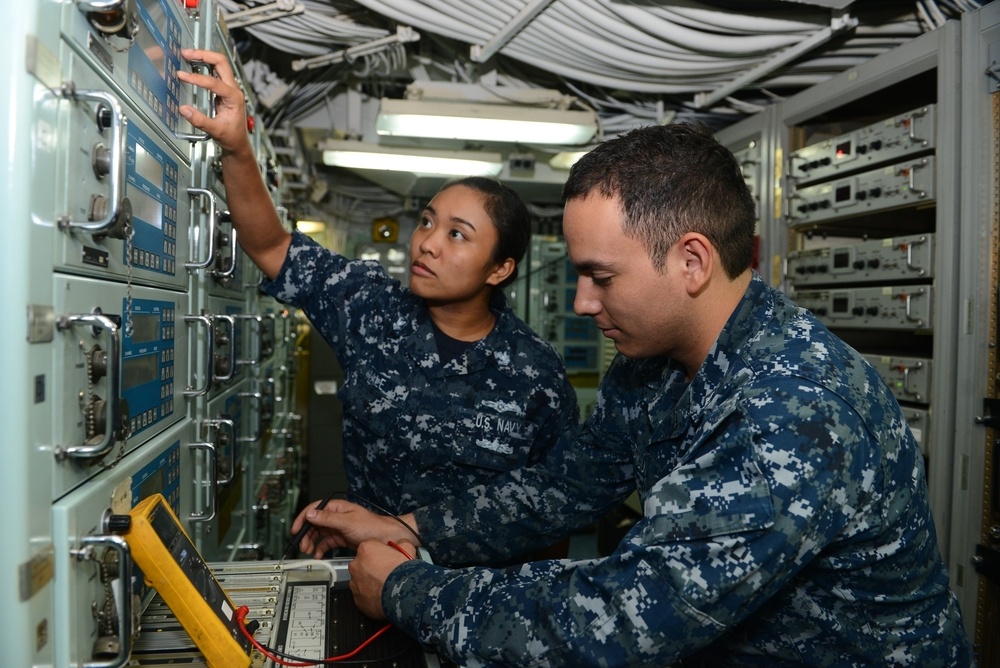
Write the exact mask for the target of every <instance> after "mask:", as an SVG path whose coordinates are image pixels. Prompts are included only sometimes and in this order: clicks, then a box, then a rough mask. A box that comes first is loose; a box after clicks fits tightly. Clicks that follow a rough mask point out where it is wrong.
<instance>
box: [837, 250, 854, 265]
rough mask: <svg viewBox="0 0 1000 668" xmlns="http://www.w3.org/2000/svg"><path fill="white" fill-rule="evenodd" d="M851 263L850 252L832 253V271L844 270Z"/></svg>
mask: <svg viewBox="0 0 1000 668" xmlns="http://www.w3.org/2000/svg"><path fill="white" fill-rule="evenodd" d="M850 262H851V252H850V251H835V252H834V253H833V268H834V269H844V268H846V267H847V266H848V265H849V264H850Z"/></svg>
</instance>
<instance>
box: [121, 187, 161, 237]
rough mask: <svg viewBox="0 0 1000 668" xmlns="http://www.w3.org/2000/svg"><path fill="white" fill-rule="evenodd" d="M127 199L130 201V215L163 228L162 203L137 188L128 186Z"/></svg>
mask: <svg viewBox="0 0 1000 668" xmlns="http://www.w3.org/2000/svg"><path fill="white" fill-rule="evenodd" d="M128 190H129V193H128V199H129V202H131V203H132V217H133V218H137V219H139V220H141V221H142V222H144V223H148V224H150V225H152V226H153V227H155V228H157V229H163V205H162V204H160V203H159V202H158V201H156V200H155V199H153V198H152V197H150V196H149V195H147V194H146V193H144V192H142V191H141V190H139V189H138V188H129V189H128Z"/></svg>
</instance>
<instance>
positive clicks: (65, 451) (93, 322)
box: [56, 313, 121, 459]
mask: <svg viewBox="0 0 1000 668" xmlns="http://www.w3.org/2000/svg"><path fill="white" fill-rule="evenodd" d="M77 325H85V326H90V327H98V328H100V329H102V330H103V331H105V332H107V334H108V356H107V358H108V373H107V379H108V399H107V401H106V402H105V406H104V411H105V414H106V418H105V420H106V421H105V423H104V439H103V440H102V441H101V442H100V443H97V444H95V445H87V444H86V443H84V444H81V445H67V446H57V447H56V457H58V458H63V457H74V458H77V459H92V458H99V457H103V456H104V455H106V454H108V453H109V452H111V449H112V448H113V447H114V445H115V436H116V435H117V432H118V425H119V422H120V420H121V416H120V415H119V413H118V411H119V408H120V403H121V396H120V394H121V389H120V385H119V382H120V376H121V373H120V369H119V364H120V362H121V330H120V329H119V328H118V325H116V324H115V323H114V322H113V321H112V320H111V318H108V317H107V316H104V315H100V314H98V313H88V314H86V315H63V316H60V317H59V319H58V320H57V321H56V328H57V329H59V330H60V331H65V330H67V329H72V328H73V327H76V326H77Z"/></svg>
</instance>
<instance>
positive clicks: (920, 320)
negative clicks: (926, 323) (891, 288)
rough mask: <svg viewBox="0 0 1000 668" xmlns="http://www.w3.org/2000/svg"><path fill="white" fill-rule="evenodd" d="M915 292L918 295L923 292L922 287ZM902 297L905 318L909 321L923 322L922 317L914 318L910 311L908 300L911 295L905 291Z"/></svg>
mask: <svg viewBox="0 0 1000 668" xmlns="http://www.w3.org/2000/svg"><path fill="white" fill-rule="evenodd" d="M917 294H918V295H922V294H924V289H923V288H920V289H919V290H917ZM903 298H904V300H905V301H906V319H907V320H909V321H910V322H915V323H918V324H920V323H923V318H914V317H913V316H912V315H911V313H910V302H911V300H912V299H913V295H912V294H910V293H909V292H907V293H905V294H904V295H903Z"/></svg>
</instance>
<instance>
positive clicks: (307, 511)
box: [291, 501, 416, 559]
mask: <svg viewBox="0 0 1000 668" xmlns="http://www.w3.org/2000/svg"><path fill="white" fill-rule="evenodd" d="M318 503H319V502H318V501H314V502H313V503H311V504H309V505H308V506H306V507H305V508H304V509H303V510H302V512H301V513H299V516H298V517H296V518H295V521H294V522H293V523H292V529H291V532H292V533H293V534H295V533H297V532H298V531H299V529H300V528H301V527H302V525H303V524H304V523H305V522H309V524H311V525H312V529H310V530H309V531H308V532H307V533H306V535H305V536H304V537H303V538H302V542H301V543H299V549H300V550H302V551H303V552H305V553H307V554H311V555H313V556H314V557H315V558H317V559H320V558H322V556H323V555H324V554H326V553H327V552H329V551H330V550H332V549H334V548H337V547H349V548H356V547H358V545H359V544H361V543H362V542H364V541H366V540H370V539H374V540H377V541H379V542H380V543H382V544H383V545H385V544H386V543H387V542H388V541H390V540H391V541H395V542H396V543H401V541H408V542H409V543H410V544H411V545H412V544H413V543H414V541H415V538H414V535H413V534H412V533H410V532H409V531H408V530H407V529H406V527H404V526H403V525H402V524H400V523H399V522H397V521H396V520H395V519H393V518H391V517H387V516H385V515H379V514H377V513H373V512H372V511H370V510H368V509H367V508H364V507H362V506H359V505H357V504H355V503H350V502H349V501H331V502H330V503H329V504H327V506H326V508H324V509H322V510H318V509H317V508H316V506H317V505H318ZM400 519H402V520H403V521H404V522H406V523H407V524H408V525H410V526H411V527H414V528H416V527H415V525H414V519H413V516H412V515H404V516H403V517H401V518H400ZM389 549H392V548H389ZM393 551H394V552H395V550H393ZM396 554H399V553H398V552H397V553H396ZM410 554H413V552H410ZM400 556H402V555H400Z"/></svg>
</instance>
